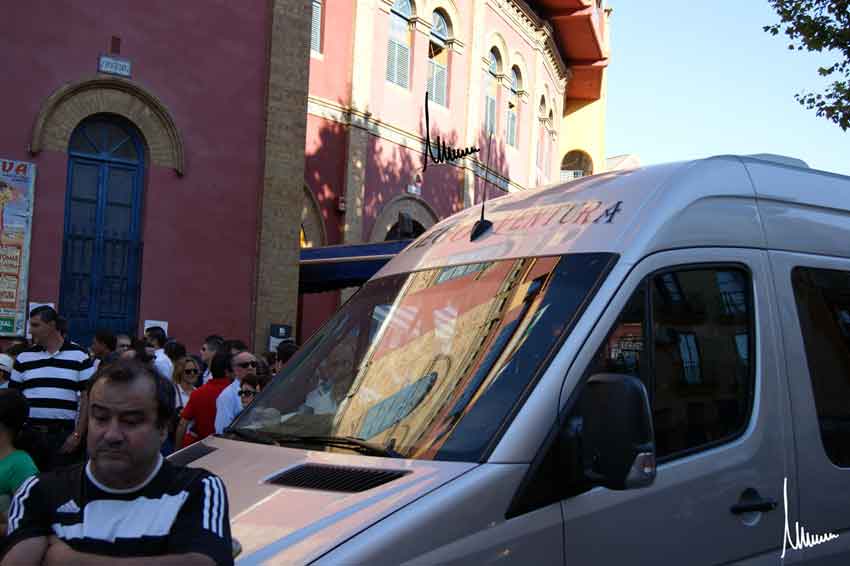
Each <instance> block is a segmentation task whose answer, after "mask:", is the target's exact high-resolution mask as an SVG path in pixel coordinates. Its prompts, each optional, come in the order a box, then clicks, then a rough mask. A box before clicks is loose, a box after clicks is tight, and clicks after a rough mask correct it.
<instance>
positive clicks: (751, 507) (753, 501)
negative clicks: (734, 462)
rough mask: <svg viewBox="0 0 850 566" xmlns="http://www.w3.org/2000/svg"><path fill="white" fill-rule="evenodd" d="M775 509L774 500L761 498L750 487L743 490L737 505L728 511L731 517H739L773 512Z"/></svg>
mask: <svg viewBox="0 0 850 566" xmlns="http://www.w3.org/2000/svg"><path fill="white" fill-rule="evenodd" d="M776 507H777V503H776V500H775V499H771V498H769V497H762V496H761V495H759V492H758V491H756V490H755V489H753V488H751V487H750V488H747V489H745V490H744V493H742V494H741V498H740V499H739V500H738V503H736V504H735V505H733V506H732V507H731V508H730V509H729V510H730V511H732V514H733V515H740V514H742V513H756V512H759V513H763V512H766V511H773V510H774V509H776Z"/></svg>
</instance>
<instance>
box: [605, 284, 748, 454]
mask: <svg viewBox="0 0 850 566" xmlns="http://www.w3.org/2000/svg"><path fill="white" fill-rule="evenodd" d="M750 288H751V284H750V278H749V275H748V274H747V272H745V271H744V270H742V269H739V268H733V267H728V268H727V267H718V268H700V269H697V268H683V269H681V270H673V271H665V272H662V273H657V274H654V275H652V276H650V277H648V278H647V279H646V280H644V281H643V282H642V283H641V285H640V286H639V287H638V288H637V289H636V291H635V293H634V294H633V295H632V297H631V298H630V299H629V302H628V304H627V305H626V307H625V309H624V311H623V313H622V314H621V315H620V318H619V320H618V321H617V323H616V324H615V325H614V328H613V329H612V331H611V333H610V334H609V335H608V338H607V339H606V340H605V342H604V343H603V344H602V346H601V347H600V348H599V350H598V351H597V353H596V356H595V357H594V361H593V363H592V364H591V368H590V374H593V373H601V372H607V373H626V374H630V375H634V376H636V377H638V378H640V379H641V380H642V381H643V383H644V385H646V388H647V391H648V393H649V397H650V403H651V405H652V412H653V424H654V427H655V441H656V454H657V456H658V458H659V459H665V460H669V459H671V458H673V457H676V456H681V455H683V454H685V453H690V452H692V451H694V450H696V449H702V448H707V447H709V446H714V445H716V444H718V443H721V442H725V441H727V440H730V439H731V438H732V437H734V436H736V435H737V434H739V433H741V432H743V430H744V428H745V427H746V423H747V419H748V416H749V412H750V407H751V405H752V390H753V382H754V377H753V371H752V370H753V367H752V362H751V359H750V354H749V352H750V344H752V343H753V328H752V318H751V311H752V306H751V304H752V299H751V295H750ZM647 294H649V298H648V299H649V300H648V302H647V297H646V295H647ZM647 309H649V311H650V313H651V317H649V318H647V316H646V310H647Z"/></svg>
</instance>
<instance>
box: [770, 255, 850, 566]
mask: <svg viewBox="0 0 850 566" xmlns="http://www.w3.org/2000/svg"><path fill="white" fill-rule="evenodd" d="M770 259H771V263H772V264H773V272H774V277H775V281H776V292H777V296H778V298H779V304H780V305H782V309H781V317H782V319H781V328H782V335H783V339H784V351H785V358H786V363H787V366H788V378H789V384H788V387H789V391H790V397H791V415H792V419H793V422H794V436H795V446H796V449H797V461H798V462H799V463H800V465H799V466H798V467H797V469H796V470H795V471H794V473H793V474H792V475H789V477H788V489H789V490H791V489H797V490H798V491H799V504H798V505H797V506H789V509H788V522H789V527H790V529H789V534H790V537H789V541H788V548H787V549H786V552H787V553H788V554H787V555H786V560H788V561H789V563H795V564H819V565H820V564H836V565H837V564H842V565H845V564H850V261H848V260H846V259H835V258H829V257H824V256H811V255H804V254H795V253H788V252H771V254H770ZM797 525H799V526H800V528H801V529H805V532H806V533H809V534H811V535H818V536H819V537H826V538H829V539H831V540H824V539H822V540H823V542H822V543H821V544H817V545H816V546H808V545H803V547H802V548H796V549H795V548H792V547H791V542H793V543H794V546H798V544H797V529H796V526H797ZM830 534H833V535H839V536H838V538H837V539H832V537H831V536H829V535H830ZM789 559H790V560H789Z"/></svg>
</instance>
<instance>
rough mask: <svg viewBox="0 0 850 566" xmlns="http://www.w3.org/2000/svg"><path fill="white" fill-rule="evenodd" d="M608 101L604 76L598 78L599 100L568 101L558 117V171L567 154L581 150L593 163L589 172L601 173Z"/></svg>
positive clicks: (606, 76) (603, 160) (606, 78)
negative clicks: (600, 88) (559, 119)
mask: <svg viewBox="0 0 850 566" xmlns="http://www.w3.org/2000/svg"><path fill="white" fill-rule="evenodd" d="M607 99H608V75H607V72H606V74H605V75H604V76H603V79H602V97H601V98H600V99H599V100H596V101H594V102H587V101H583V100H568V101H567V108H566V112H565V116H564V117H563V118H561V132H560V135H559V136H558V138H559V140H560V144H559V145H560V147H559V153H558V159H557V161H558V169H559V170H560V168H561V160H562V159H563V158H564V156H565V155H566V154H567V152H569V151H573V150H581V151H584V152H585V153H587V154H588V155H589V156H590V158H591V159H592V160H593V172H594V173H602V172H603V171H605V107H606V104H607Z"/></svg>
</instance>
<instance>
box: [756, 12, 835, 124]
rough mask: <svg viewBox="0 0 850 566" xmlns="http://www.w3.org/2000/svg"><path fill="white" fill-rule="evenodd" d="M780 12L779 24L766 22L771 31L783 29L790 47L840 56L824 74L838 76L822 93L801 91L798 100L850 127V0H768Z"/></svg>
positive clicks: (821, 74) (776, 31)
mask: <svg viewBox="0 0 850 566" xmlns="http://www.w3.org/2000/svg"><path fill="white" fill-rule="evenodd" d="M768 3H769V4H770V6H771V7H772V8H773V9H774V10H776V13H777V14H779V18H780V21H779V23H778V24H774V25H770V26H764V31H766V32H768V33H770V34H771V35H778V34H779V32H780V31H782V32H784V33H785V35H786V36H788V38H789V39H790V40H791V41H790V43H789V45H788V49H795V50H798V51H801V50H803V49H805V50H807V51H816V52H818V53H822V52H827V53H829V54H835V55H837V56H838V61H836V62H835V63H833V64H832V65H830V66H828V67H820V68H818V73H819V74H820V76H822V77H835V80H834V81H833V82H832V84H830V85H829V86H828V87H827V89H826V90H825V91H824V92H823V93H813V92H805V91H804V92H800V93H798V94H796V95H795V98H796V99H797V101H798V102H799V103H800V104H802V105H803V106H805V107H806V108H808V109H810V110H815V112H816V114H817V115H818V116H821V117H823V118H826V119H827V120H831V121H832V122H835V123H836V124H838V127H840V128H841V129H842V130H844V131H845V132H846V131H847V128H850V0H768Z"/></svg>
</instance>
